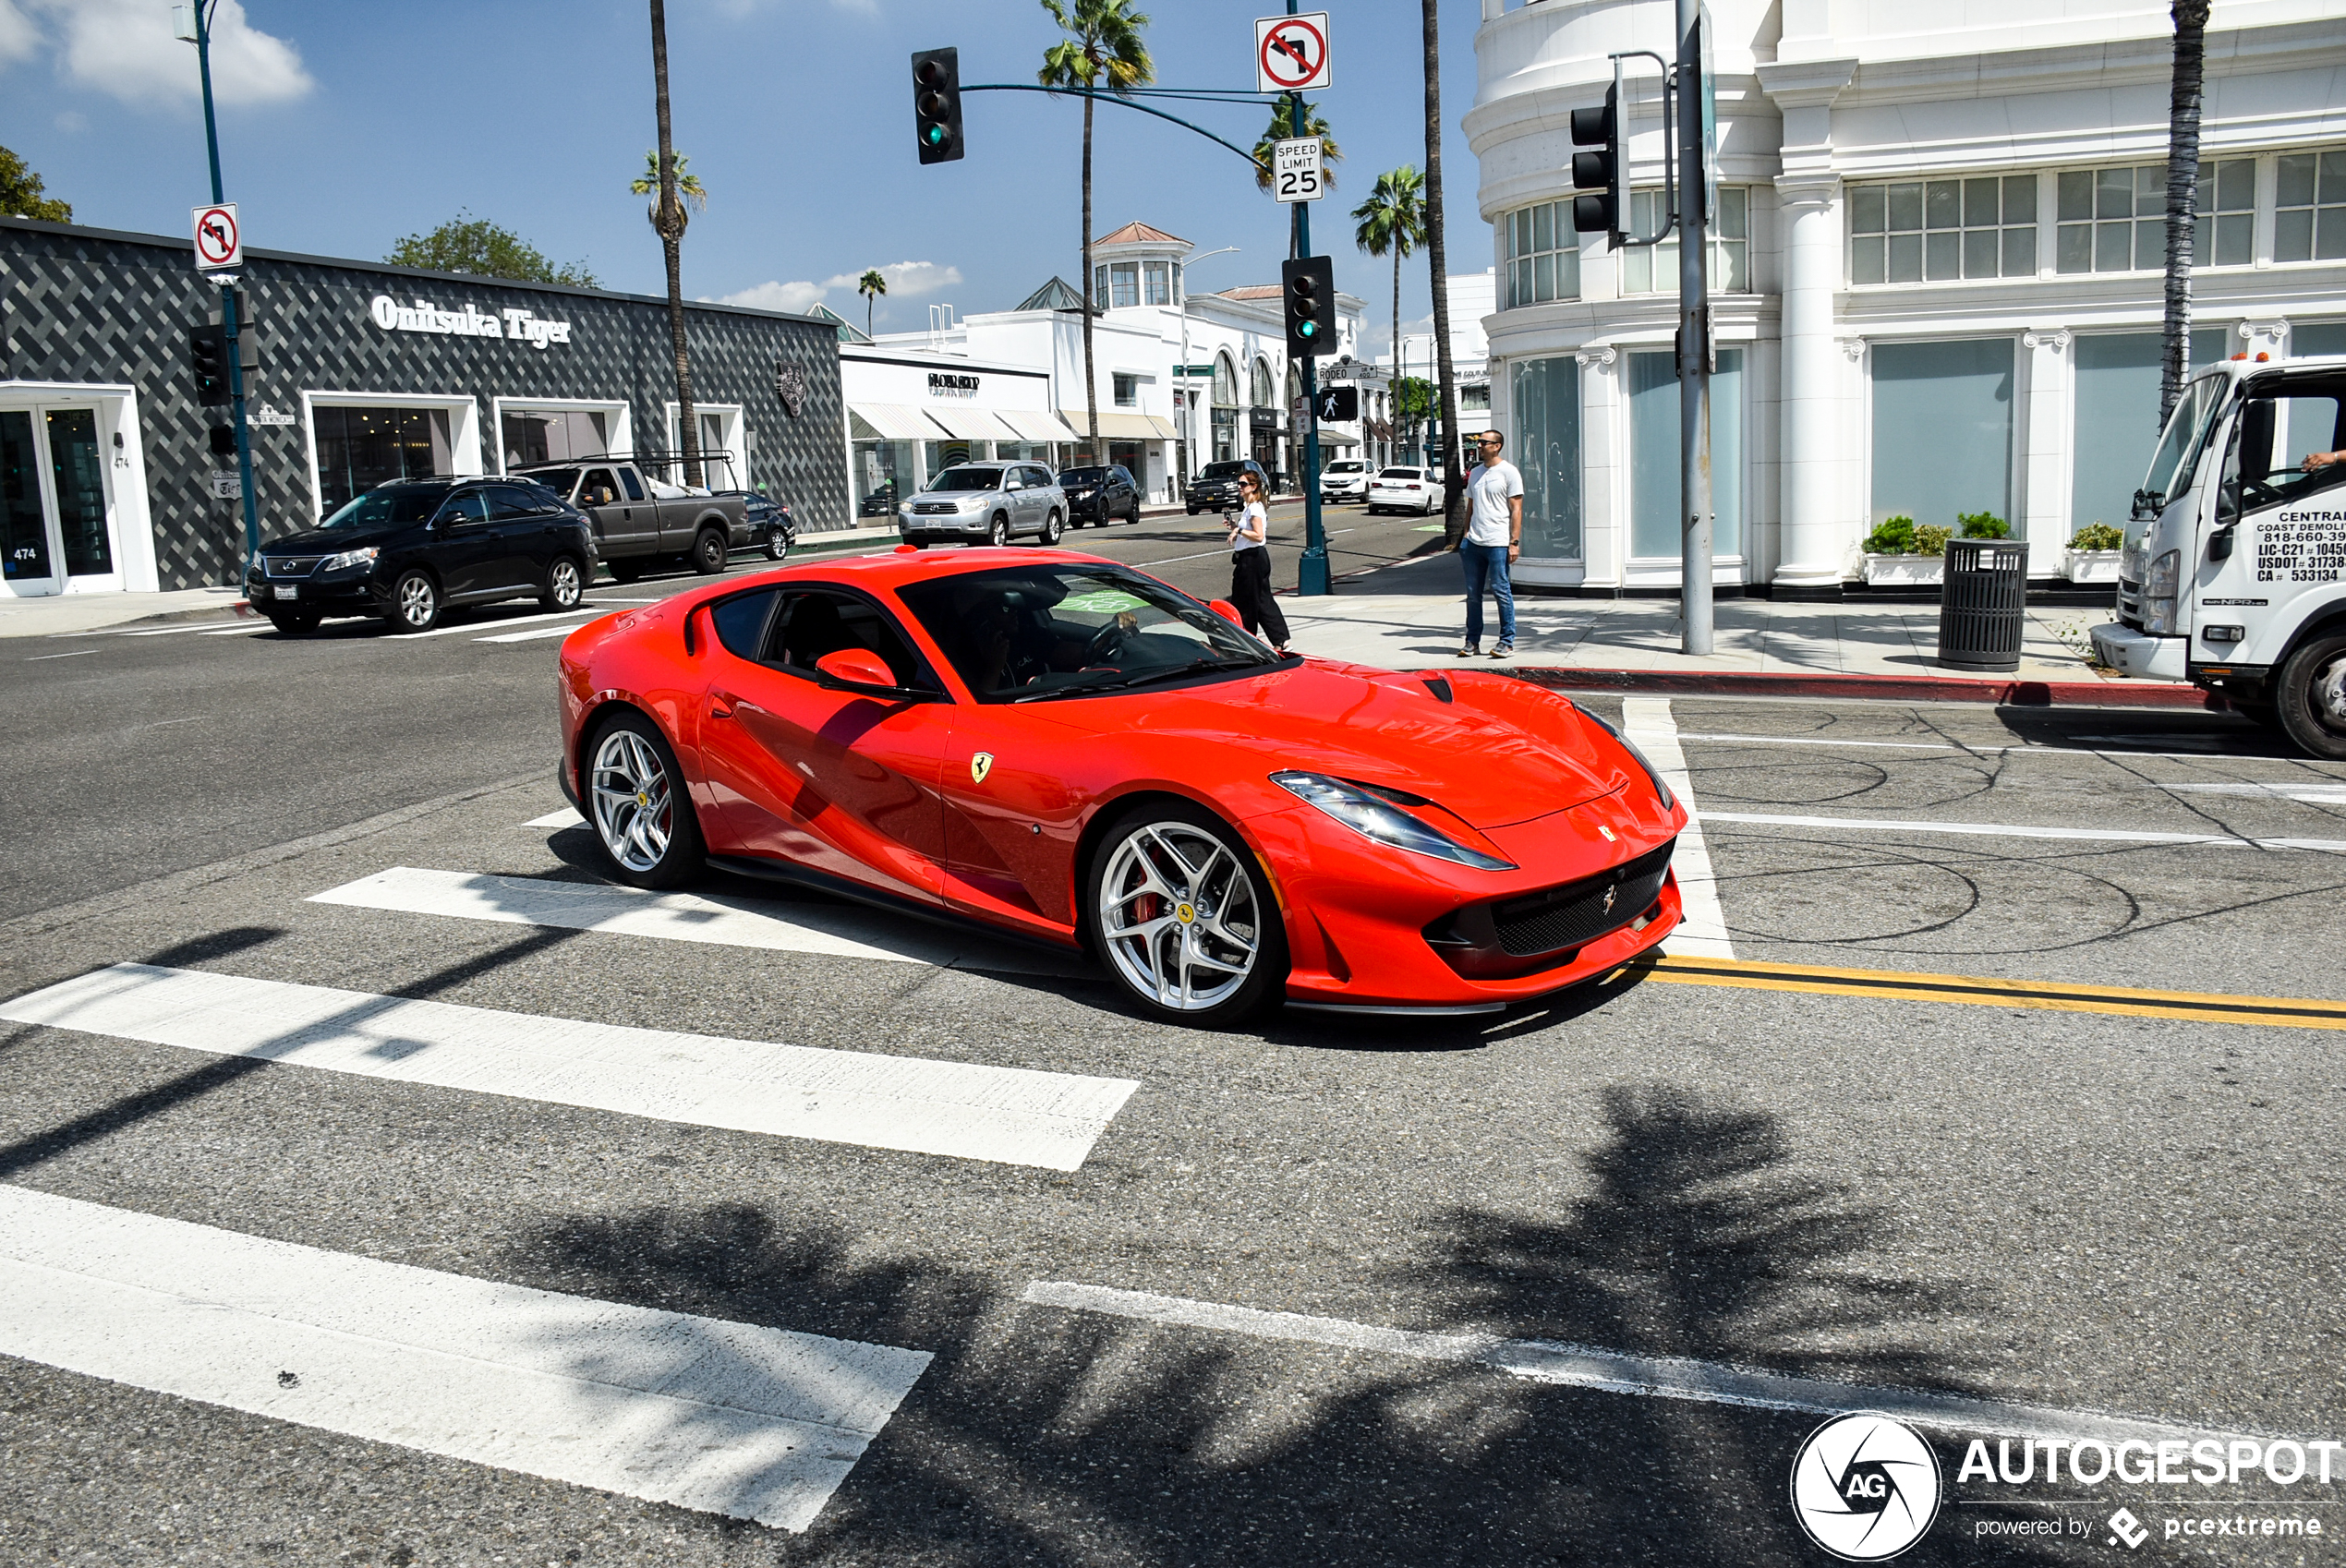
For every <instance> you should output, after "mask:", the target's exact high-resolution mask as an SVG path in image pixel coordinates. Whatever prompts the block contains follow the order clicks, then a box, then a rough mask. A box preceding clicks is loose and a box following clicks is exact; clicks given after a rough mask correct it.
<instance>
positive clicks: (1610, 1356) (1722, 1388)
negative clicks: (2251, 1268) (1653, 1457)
mask: <svg viewBox="0 0 2346 1568" xmlns="http://www.w3.org/2000/svg"><path fill="white" fill-rule="evenodd" d="M1019 1298H1020V1299H1021V1300H1022V1301H1024V1302H1026V1303H1028V1304H1030V1305H1033V1306H1038V1307H1063V1308H1066V1309H1070V1310H1071V1311H1079V1312H1101V1313H1106V1314H1107V1315H1109V1316H1113V1317H1119V1318H1134V1319H1138V1320H1140V1321H1143V1322H1151V1323H1160V1324H1165V1325H1167V1326H1171V1327H1177V1328H1192V1329H1206V1330H1210V1331H1212V1332H1214V1333H1235V1334H1245V1335H1248V1336H1250V1337H1252V1338H1255V1339H1282V1340H1294V1341H1299V1342H1301V1343H1303V1344H1307V1345H1332V1346H1335V1347H1336V1348H1337V1349H1341V1350H1365V1351H1371V1352H1375V1353H1377V1354H1381V1355H1386V1356H1408V1357H1417V1358H1419V1359H1421V1360H1429V1361H1463V1362H1468V1363H1471V1364H1475V1365H1480V1366H1483V1367H1488V1368H1491V1369H1493V1370H1495V1371H1501V1372H1507V1373H1510V1374H1512V1375H1514V1376H1516V1377H1518V1378H1527V1379H1530V1381H1534V1382H1543V1383H1554V1384H1558V1385H1560V1386H1563V1387H1566V1388H1582V1389H1590V1390H1592V1391H1594V1392H1597V1393H1630V1394H1642V1395H1645V1396H1646V1397H1648V1398H1653V1399H1681V1400H1687V1401H1691V1402H1694V1403H1697V1404H1702V1405H1739V1406H1742V1407H1744V1408H1747V1409H1758V1410H1793V1411H1800V1412H1804V1413H1808V1414H1813V1415H1840V1414H1842V1413H1844V1412H1847V1411H1853V1410H1870V1411H1877V1412H1880V1413H1882V1414H1885V1415H1891V1416H1896V1417H1901V1418H1903V1419H1905V1420H1907V1421H1911V1422H1914V1423H1916V1424H1917V1425H1921V1426H1930V1427H1941V1428H1952V1429H1957V1430H1963V1431H1979V1432H1987V1433H1989V1434H2004V1435H2009V1436H2013V1437H2048V1438H2070V1439H2075V1438H2087V1439H2098V1440H2100V1441H2105V1442H2110V1441H2126V1440H2127V1439H2130V1438H2133V1439H2142V1440H2145V1441H2154V1442H2155V1441H2159V1440H2160V1439H2162V1438H2163V1439H2168V1440H2173V1439H2176V1438H2182V1439H2183V1440H2185V1441H2195V1440H2198V1439H2200V1438H2207V1437H2217V1438H2225V1437H2229V1436H2231V1435H2232V1434H2231V1433H2230V1432H2218V1431H2212V1430H2207V1429H2201V1428H2197V1427H2185V1426H2180V1425H2176V1424H2174V1423H2171V1422H2167V1421H2160V1420H2157V1419H2154V1418H2151V1417H2139V1416H2117V1415H2110V1414H2108V1413H2106V1412H2103V1411H2098V1410H2063V1409H2059V1408H2055V1407H2052V1406H2048V1405H2012V1404H2006V1403H2004V1402H2002V1401H2001V1400H1989V1399H1973V1398H1968V1397H1965V1396H1964V1395H1961V1394H1949V1393H1929V1392H1927V1391H1924V1390H1920V1389H1905V1388H1882V1387H1872V1386H1868V1385H1865V1384H1861V1383H1842V1382H1832V1381H1826V1380H1824V1379H1821V1378H1800V1377H1786V1376H1784V1375H1782V1374H1779V1373H1774V1372H1756V1371H1751V1370H1747V1369H1744V1368H1740V1367H1730V1366H1724V1365H1722V1364H1720V1363H1718V1362H1713V1361H1692V1360H1685V1359H1681V1358H1679V1357H1661V1356H1631V1355H1625V1354H1623V1353H1622V1352H1619V1351H1614V1350H1595V1349H1590V1347H1588V1346H1586V1345H1566V1344H1560V1343H1558V1342H1556V1341H1554V1340H1542V1339H1501V1338H1500V1337H1498V1336H1497V1335H1496V1334H1482V1333H1420V1332H1417V1331H1413V1330H1408V1329H1388V1328H1379V1327H1377V1326H1376V1325H1374V1324H1371V1323H1355V1322H1348V1321H1345V1320H1344V1319H1342V1318H1318V1317H1311V1316H1308V1315H1306V1314H1304V1313H1300V1312H1266V1311H1263V1310H1261V1309H1257V1308H1252V1307H1228V1306H1224V1305H1222V1304H1220V1303H1218V1302H1213V1301H1195V1300H1191V1299H1189V1298H1187V1297H1178V1296H1155V1295H1151V1294H1149V1293H1148V1292H1145V1291H1138V1290H1111V1289H1108V1288H1106V1287H1105V1286H1102V1285H1068V1284H1062V1283H1059V1282H1057V1281H1037V1282H1036V1283H1034V1284H1033V1285H1028V1286H1027V1287H1026V1289H1025V1290H1024V1291H1023V1292H1022V1294H1021V1296H1020V1297H1019Z"/></svg>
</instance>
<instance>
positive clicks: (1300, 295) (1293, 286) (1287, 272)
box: [1279, 256, 1336, 359]
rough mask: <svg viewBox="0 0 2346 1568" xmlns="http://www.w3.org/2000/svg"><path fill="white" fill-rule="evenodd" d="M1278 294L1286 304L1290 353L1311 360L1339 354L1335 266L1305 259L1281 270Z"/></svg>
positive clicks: (1329, 261)
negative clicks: (1337, 344)
mask: <svg viewBox="0 0 2346 1568" xmlns="http://www.w3.org/2000/svg"><path fill="white" fill-rule="evenodd" d="M1279 294H1280V296H1281V297H1282V298H1283V299H1285V300H1286V302H1287V352H1288V357H1289V358H1291V359H1308V358H1312V357H1314V356H1318V355H1323V354H1334V353H1335V352H1336V263H1335V261H1334V260H1332V259H1329V258H1328V257H1325V256H1306V257H1303V258H1301V259H1299V260H1294V261H1288V262H1286V263H1284V264H1282V265H1281V266H1280V268H1279Z"/></svg>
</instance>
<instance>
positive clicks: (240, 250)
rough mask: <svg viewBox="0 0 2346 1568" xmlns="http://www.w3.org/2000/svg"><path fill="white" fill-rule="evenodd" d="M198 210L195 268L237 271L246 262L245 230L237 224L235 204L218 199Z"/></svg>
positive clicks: (209, 270)
mask: <svg viewBox="0 0 2346 1568" xmlns="http://www.w3.org/2000/svg"><path fill="white" fill-rule="evenodd" d="M195 214H196V271H199V272H234V271H239V270H241V269H242V268H243V266H244V264H245V234H244V230H242V229H240V228H238V227H237V226H236V203H235V202H233V201H223V202H216V203H214V204H213V205H212V206H210V207H199V208H197V209H196V210H195Z"/></svg>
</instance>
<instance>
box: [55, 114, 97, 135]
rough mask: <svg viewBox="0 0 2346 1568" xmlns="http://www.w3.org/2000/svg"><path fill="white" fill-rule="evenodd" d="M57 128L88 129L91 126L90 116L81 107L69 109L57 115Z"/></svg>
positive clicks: (67, 129)
mask: <svg viewBox="0 0 2346 1568" xmlns="http://www.w3.org/2000/svg"><path fill="white" fill-rule="evenodd" d="M57 128H58V129H59V130H61V131H75V132H79V131H86V130H88V129H89V128H90V116H89V115H85V114H83V113H82V112H81V111H80V110H79V109H67V111H66V112H65V113H63V114H61V115H58V116H57Z"/></svg>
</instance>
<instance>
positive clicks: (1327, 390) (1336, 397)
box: [1314, 387, 1360, 425]
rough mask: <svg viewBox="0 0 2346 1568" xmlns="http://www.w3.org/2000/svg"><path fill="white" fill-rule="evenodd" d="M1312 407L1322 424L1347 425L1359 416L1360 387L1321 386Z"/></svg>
mask: <svg viewBox="0 0 2346 1568" xmlns="http://www.w3.org/2000/svg"><path fill="white" fill-rule="evenodd" d="M1314 409H1315V412H1316V413H1317V415H1318V416H1319V420H1320V423H1321V424H1323V425H1349V424H1350V423H1352V421H1353V420H1355V419H1358V418H1359V417H1360V388H1358V387H1322V388H1321V389H1320V396H1319V401H1318V403H1317V404H1315V405H1314Z"/></svg>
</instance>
